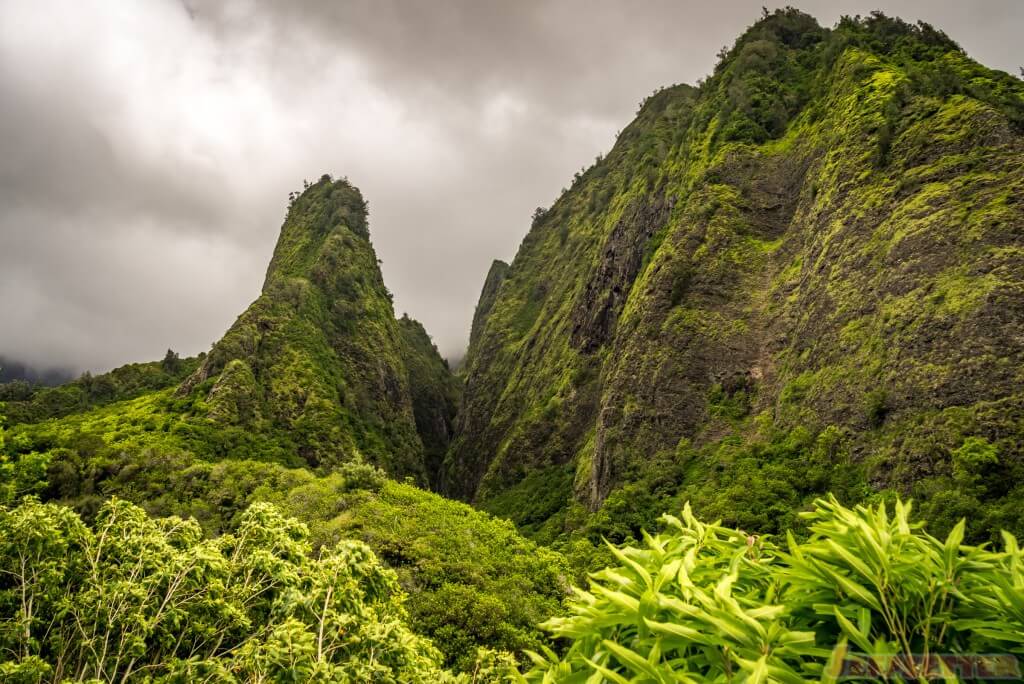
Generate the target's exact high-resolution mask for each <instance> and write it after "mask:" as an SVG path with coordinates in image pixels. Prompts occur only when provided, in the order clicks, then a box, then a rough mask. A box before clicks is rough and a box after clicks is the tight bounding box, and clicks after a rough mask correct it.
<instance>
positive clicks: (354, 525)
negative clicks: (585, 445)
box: [0, 401, 570, 670]
mask: <svg viewBox="0 0 1024 684" xmlns="http://www.w3.org/2000/svg"><path fill="white" fill-rule="evenodd" d="M138 403H139V402H138V401H134V402H126V403H125V404H124V405H113V406H109V407H104V408H102V409H99V410H97V411H95V412H93V413H91V414H90V413H85V414H77V415H75V416H69V417H67V418H64V419H61V420H57V421H50V422H44V423H40V424H38V425H29V426H18V427H16V428H14V429H13V430H11V431H9V432H8V433H7V434H8V436H9V437H10V438H9V439H7V440H6V445H5V446H3V445H0V450H3V451H4V455H3V459H2V461H0V474H2V477H0V482H2V483H3V485H4V486H3V488H2V489H0V496H2V497H3V499H2V500H0V503H7V504H8V505H10V504H13V503H15V502H16V501H17V500H18V499H19V498H20V497H21V496H24V495H25V494H37V495H39V496H41V497H43V498H45V499H47V500H53V501H58V502H61V503H63V504H66V505H69V506H71V507H73V508H74V510H76V511H78V512H79V513H80V514H82V515H83V516H84V517H85V519H86V520H89V521H91V520H94V519H96V517H97V515H98V512H99V511H100V510H101V509H102V508H103V506H105V505H106V502H107V501H108V500H109V498H110V497H111V496H116V497H119V498H121V499H126V500H129V501H133V502H135V503H137V504H139V505H140V506H142V507H143V508H144V509H145V510H146V511H147V512H148V513H149V514H151V515H155V516H177V517H181V518H186V519H187V518H191V519H194V520H195V521H196V522H197V523H198V524H199V525H200V527H201V529H202V530H203V531H204V532H205V533H206V534H207V535H208V536H211V537H214V538H216V537H217V536H219V535H223V534H233V533H235V532H236V530H237V529H238V527H239V525H240V524H241V521H242V519H243V517H244V515H245V512H246V511H247V510H248V509H249V508H250V507H251V506H252V505H255V504H259V503H270V504H273V505H275V506H276V507H278V509H280V510H281V511H282V512H283V513H284V514H286V515H288V516H291V517H294V518H297V519H299V520H301V521H303V523H304V524H305V526H306V527H307V528H308V530H309V542H310V543H311V544H312V546H313V548H314V549H322V548H323V549H328V548H332V547H333V546H334V545H336V544H338V543H340V542H342V541H345V540H349V539H358V540H361V541H363V542H365V543H367V544H369V545H370V547H371V548H372V549H373V550H374V551H375V553H376V554H377V556H378V557H380V558H381V560H382V561H383V562H385V563H386V564H387V565H389V566H390V567H392V568H394V570H395V572H396V573H397V577H398V579H399V581H400V583H401V585H402V587H403V588H404V589H405V590H406V591H407V592H409V594H410V596H409V599H408V601H407V602H406V605H407V607H408V610H409V613H410V616H409V620H408V623H409V625H410V626H411V628H412V629H413V630H415V631H416V633H418V634H421V635H424V636H428V637H432V638H434V640H435V643H436V644H437V646H438V647H439V648H440V649H441V651H442V654H443V660H444V663H445V664H446V666H451V667H455V668H456V669H458V670H471V669H472V668H473V667H475V660H476V648H477V646H488V647H491V648H495V649H498V650H501V651H508V652H519V651H521V649H523V648H538V647H539V646H540V644H541V643H542V640H543V634H542V632H541V631H540V630H539V629H538V627H537V624H538V623H539V622H540V621H542V620H543V619H545V618H546V617H548V616H549V615H552V614H554V613H556V612H557V611H558V610H559V605H560V603H561V600H562V599H563V598H564V597H565V596H566V592H567V583H568V581H569V580H570V573H569V569H568V567H567V564H566V561H565V560H564V559H563V558H562V557H561V556H560V555H559V554H558V553H556V552H554V551H550V550H547V549H544V548H541V547H538V546H536V545H535V544H534V543H532V542H529V541H527V540H525V539H524V538H522V537H521V536H520V535H519V534H518V533H517V532H516V530H515V529H514V527H513V526H512V525H511V524H510V523H508V522H506V521H501V520H496V519H494V518H491V517H490V516H489V515H487V514H484V513H481V512H479V511H475V510H473V509H471V508H470V507H469V506H467V505H465V504H462V503H457V502H453V501H448V500H446V499H443V498H442V497H440V496H437V495H435V494H430V493H428V492H425V491H422V490H420V489H418V488H416V487H415V486H412V485H410V484H399V483H396V482H394V481H392V480H389V479H387V478H386V477H385V475H384V473H383V472H382V471H380V470H379V469H377V468H375V467H373V466H371V465H369V464H364V463H358V462H349V463H346V464H342V465H340V466H337V467H335V468H333V469H331V471H330V472H329V473H325V474H317V473H314V472H312V471H310V470H309V469H307V468H297V467H286V466H284V465H281V464H278V463H275V462H273V461H267V460H262V461H260V460H253V459H242V458H239V459H236V458H223V459H207V458H202V457H200V456H199V455H197V454H196V453H194V452H192V451H189V450H187V449H185V448H182V447H181V446H175V444H176V442H175V440H174V438H173V433H170V434H169V433H165V432H163V431H161V430H159V429H157V430H147V428H146V425H147V424H148V423H149V421H151V420H153V414H151V413H147V412H143V413H136V412H135V407H136V405H137V404H138ZM136 421H141V423H142V424H141V425H140V424H138V423H137V422H136ZM211 434H214V435H216V434H217V433H216V432H213V431H212V428H211ZM254 444H255V445H256V446H258V442H254ZM18 445H21V446H20V447H19V446H18ZM47 445H49V447H47ZM37 447H38V448H43V447H47V448H45V449H44V450H42V451H38V450H34V449H35V448H37ZM240 449H241V450H244V447H240Z"/></svg>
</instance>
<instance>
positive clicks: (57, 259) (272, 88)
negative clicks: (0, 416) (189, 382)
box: [0, 0, 1024, 371]
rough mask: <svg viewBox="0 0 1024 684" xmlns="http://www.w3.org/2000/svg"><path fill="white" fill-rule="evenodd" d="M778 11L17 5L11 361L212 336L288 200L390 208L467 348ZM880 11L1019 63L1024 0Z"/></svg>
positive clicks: (421, 308)
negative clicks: (672, 112)
mask: <svg viewBox="0 0 1024 684" xmlns="http://www.w3.org/2000/svg"><path fill="white" fill-rule="evenodd" d="M761 4H762V3H761V2H760V1H758V2H731V3H717V4H711V3H704V2H681V1H678V0H675V1H671V0H648V1H647V2H644V3H628V2H624V1H623V2H611V1H610V0H593V1H591V0H567V1H564V2H557V3H548V2H543V3H542V2H533V1H520V2H498V1H497V0H494V1H488V0H435V1H434V2H414V1H412V0H405V1H403V2H397V1H394V0H350V1H348V2H335V1H328V0H323V1H319V2H318V1H312V0H311V1H308V2H289V3H282V2H274V1H272V0H266V1H265V2H259V1H252V2H241V1H229V2H220V1H215V0H186V1H185V2H181V1H175V0H148V2H138V3H112V2H106V1H105V0H69V1H65V2H61V1H57V0H37V1H35V2H31V3H27V2H15V1H14V0H0V150H2V154H0V320H2V324H0V354H3V355H5V356H7V357H9V358H15V359H18V360H21V361H25V362H29V363H32V364H36V365H41V366H71V367H75V368H78V369H91V370H94V371H95V370H104V369H107V368H110V367H113V366H115V365H119V364H121V363H125V362H128V361H136V360H149V359H155V358H160V357H161V356H162V354H163V351H164V350H165V349H166V348H167V347H173V348H174V349H176V350H179V351H181V352H182V353H188V354H193V353H196V352H199V351H202V350H205V349H207V348H208V347H209V345H210V343H211V342H213V341H214V340H215V339H217V338H218V337H219V336H220V334H221V333H222V332H223V330H225V329H226V328H227V326H228V325H229V324H230V323H231V321H232V320H233V318H234V316H235V315H237V314H238V313H239V312H240V311H241V310H242V309H243V308H244V307H245V306H246V305H247V304H248V302H249V301H251V300H252V299H253V298H254V297H255V296H256V295H257V294H258V291H259V287H260V284H261V282H262V277H263V272H264V269H265V268H266V263H267V261H268V260H269V257H270V253H271V250H272V249H273V244H274V241H275V239H276V237H277V232H278V229H279V226H280V222H281V219H282V217H283V214H284V207H285V203H286V199H287V195H288V193H289V192H290V191H292V190H295V189H298V188H301V185H302V180H303V179H310V180H313V179H316V178H318V177H319V176H320V175H321V174H322V173H325V172H328V173H332V174H334V175H339V176H341V175H343V176H348V177H349V178H350V179H351V180H352V181H353V182H354V183H355V184H356V185H358V186H359V187H360V188H361V189H362V190H363V193H364V195H365V196H366V197H367V199H368V200H369V202H370V212H371V235H372V237H373V240H374V244H375V246H376V248H377V251H378V253H379V255H380V256H381V258H382V259H383V270H384V278H385V281H386V282H387V284H388V286H389V287H390V289H391V290H392V291H393V292H394V293H395V299H396V308H397V309H398V312H399V313H401V312H403V311H407V312H408V313H409V314H410V315H412V316H414V317H416V318H418V319H420V320H421V321H423V322H424V324H425V325H426V326H427V329H428V330H429V331H430V332H431V334H432V335H433V336H434V339H435V341H436V342H437V343H438V346H439V347H440V348H441V350H442V352H443V353H445V354H446V355H448V356H459V355H460V354H461V352H462V350H463V348H464V346H465V342H466V338H467V337H468V329H469V321H470V319H471V317H472V313H473V306H474V304H475V302H476V297H477V295H478V293H479V288H480V286H481V285H482V282H483V277H484V274H485V273H486V270H487V268H488V266H489V264H490V261H491V260H492V259H494V258H503V259H509V258H511V257H512V256H513V254H514V253H515V249H516V247H517V245H518V243H519V242H520V240H521V239H522V237H523V235H524V234H525V232H526V229H527V228H528V225H529V216H530V213H531V211H532V209H533V208H534V207H536V206H540V205H545V206H546V205H548V204H550V202H551V201H552V200H553V199H554V197H555V196H556V195H557V194H558V192H559V190H560V188H562V187H563V186H564V185H567V184H568V181H569V179H571V176H572V174H573V172H574V171H576V170H578V169H579V168H580V167H582V166H584V165H586V164H588V163H589V162H590V161H591V160H592V159H593V158H594V157H595V156H596V155H597V154H599V153H602V152H605V151H607V149H608V148H609V147H610V145H611V144H612V142H613V137H614V134H615V131H616V130H618V129H620V128H622V127H623V126H625V124H626V123H628V122H629V120H630V118H631V117H632V114H633V112H634V111H635V108H636V104H637V103H638V102H639V101H640V100H641V99H642V98H643V97H644V96H646V95H648V94H649V93H650V92H651V91H653V90H654V89H655V88H657V87H659V86H662V85H668V84H671V83H678V82H694V81H696V80H697V79H698V78H700V77H701V76H704V75H706V74H707V73H708V72H710V70H711V68H712V67H713V64H714V60H715V53H716V52H717V51H718V49H719V48H720V47H721V46H723V45H725V44H728V43H731V42H732V41H733V40H734V39H735V37H736V36H737V35H738V34H739V33H740V32H741V31H742V30H743V29H744V28H745V27H746V26H748V25H749V24H750V23H752V22H753V21H754V20H755V19H756V18H757V16H758V15H759V14H760V11H761ZM875 6H881V8H882V9H883V10H885V11H886V12H888V13H891V14H897V15H900V16H903V17H904V18H906V19H910V20H914V19H919V18H920V19H924V20H926V21H929V22H931V23H933V24H935V25H936V26H938V27H940V28H943V29H945V30H946V31H947V32H948V33H950V34H951V35H952V36H953V37H954V39H956V40H958V41H959V42H960V43H961V45H963V46H964V47H965V49H967V51H968V52H969V53H970V54H972V55H973V56H974V57H976V58H978V59H979V60H981V61H982V62H984V63H986V64H989V65H990V66H994V67H997V68H1002V69H1005V70H1008V71H1012V72H1014V73H1015V72H1016V69H1017V67H1018V65H1019V64H1021V63H1024V56H1021V54H1020V51H1019V48H1018V47H1017V46H1018V45H1019V41H1018V40H1017V38H1018V36H1019V33H1020V31H1021V29H1022V28H1024V4H1022V3H1019V2H1016V1H1015V0H1006V1H1005V2H995V1H992V2H987V3H976V4H972V3H959V4H957V6H955V7H954V6H949V7H940V6H939V4H938V3H932V2H926V1H924V0H921V1H919V2H888V3H875V4H874V5H872V6H871V7H866V6H861V5H858V3H854V2H842V3H835V2H825V1H824V0H816V1H815V2H809V3H804V9H806V11H809V12H811V13H812V14H815V15H816V16H818V18H819V20H820V21H821V22H822V23H824V24H831V23H833V22H834V21H835V20H836V19H837V18H838V16H839V15H840V14H856V13H858V12H859V13H865V12H866V11H869V10H870V9H874V8H875Z"/></svg>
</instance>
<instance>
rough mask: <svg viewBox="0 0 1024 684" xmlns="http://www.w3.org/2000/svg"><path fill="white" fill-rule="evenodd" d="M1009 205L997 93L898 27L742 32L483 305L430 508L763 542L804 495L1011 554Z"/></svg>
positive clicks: (1006, 118)
mask: <svg viewBox="0 0 1024 684" xmlns="http://www.w3.org/2000/svg"><path fill="white" fill-rule="evenodd" d="M1021 196H1024V83H1022V82H1021V81H1020V80H1019V79H1017V78H1014V77H1012V76H1010V75H1009V74H1005V73H1001V72H997V71H993V70H990V69H986V68H985V67H983V66H981V65H979V64H977V63H976V62H974V61H972V60H971V59H969V58H968V57H967V56H966V55H965V54H964V52H963V51H962V50H961V49H960V48H959V47H958V46H957V45H956V44H955V43H954V42H953V41H952V40H950V39H949V38H948V37H947V36H946V35H944V34H943V33H942V32H940V31H938V30H936V29H934V28H933V27H930V26H928V25H926V24H919V25H912V24H908V23H906V22H903V21H901V20H898V19H892V18H889V17H885V16H883V15H881V14H873V15H871V16H868V17H862V18H845V19H843V20H842V21H841V22H840V23H839V24H838V25H837V26H836V27H835V28H834V29H824V28H822V27H820V26H818V24H817V23H816V22H815V21H814V20H813V19H812V18H811V17H809V16H807V15H805V14H802V13H801V12H798V11H796V10H792V9H786V10H778V11H775V12H772V13H768V14H766V16H765V17H763V18H762V20H761V21H759V22H757V23H756V24H755V25H754V26H752V27H751V28H750V29H749V30H748V31H747V32H746V33H744V34H743V35H742V36H741V37H740V38H739V39H738V40H737V41H736V43H735V44H734V45H733V46H732V47H731V48H729V49H727V50H724V51H723V53H722V55H721V61H720V63H719V64H718V66H717V67H716V68H715V70H714V73H713V74H712V75H711V76H710V77H709V78H708V79H707V80H706V81H704V82H702V83H701V84H699V86H698V87H697V88H693V87H690V86H685V85H683V86H674V87H671V88H667V89H664V90H660V91H658V92H656V93H655V94H653V95H652V96H651V97H650V98H648V99H647V100H646V101H645V102H644V103H643V104H642V105H641V108H640V111H639V112H638V114H637V117H636V119H635V120H634V121H633V122H632V123H631V124H630V125H629V126H627V127H626V128H625V129H624V130H623V131H622V133H621V134H620V135H619V137H618V139H617V141H616V143H615V146H614V147H613V149H612V150H611V152H609V154H608V155H606V156H605V157H603V158H600V159H599V160H598V161H597V163H595V164H594V165H593V166H592V167H590V168H589V169H587V170H585V171H584V172H582V173H580V174H577V177H576V178H575V180H574V183H573V184H572V187H570V188H569V189H568V190H567V191H565V192H564V193H563V194H562V196H561V197H559V198H558V200H557V201H556V202H555V203H554V204H553V205H552V206H551V207H550V208H549V209H547V210H545V211H540V212H537V214H535V217H534V222H533V226H532V228H531V230H530V231H529V233H528V235H527V236H526V237H525V239H524V240H523V243H522V245H521V246H520V249H519V251H518V253H517V255H516V258H515V260H514V261H513V263H512V264H511V265H510V266H509V268H508V269H507V270H502V272H501V278H500V282H497V285H496V288H495V287H491V288H485V292H484V293H483V294H482V296H481V306H479V307H478V312H481V311H482V312H483V313H482V315H481V316H480V319H481V320H479V321H475V322H474V336H473V340H472V343H471V345H470V349H469V353H468V356H467V360H466V370H465V375H466V395H465V397H466V398H465V401H464V404H463V408H462V409H461V412H460V416H459V419H458V426H459V427H458V429H457V431H456V435H455V439H454V441H453V446H452V449H451V451H450V452H449V455H448V458H447V460H446V463H445V473H444V477H443V478H442V481H443V482H444V483H445V485H446V486H445V491H446V492H447V493H449V494H452V495H456V496H460V497H463V498H466V499H467V500H472V501H474V502H475V503H476V504H477V505H479V506H480V507H482V508H484V509H485V510H490V511H493V512H495V513H498V514H500V515H505V516H508V517H510V518H511V519H513V520H514V521H515V522H516V523H517V524H518V525H520V527H521V529H523V530H524V531H525V532H527V533H528V534H530V535H531V536H533V537H534V538H536V539H539V540H544V541H554V540H566V539H576V538H589V539H593V538H594V537H595V536H599V535H600V534H608V535H610V536H612V537H615V538H625V537H626V536H633V537H635V536H636V535H638V534H639V530H640V529H641V528H642V527H643V526H645V525H649V524H651V523H652V522H653V521H654V520H655V519H656V518H657V516H658V515H659V514H660V513H661V512H663V511H664V510H670V509H672V508H673V507H676V506H678V505H679V504H680V503H681V502H682V501H685V500H690V501H692V503H693V506H694V510H695V511H697V512H698V513H699V514H700V515H702V516H705V517H710V518H716V517H721V518H722V519H723V520H724V521H726V523H727V524H735V525H742V526H744V527H746V528H748V529H756V530H758V531H760V532H777V531H780V530H782V529H786V528H788V527H790V526H792V525H794V524H799V521H798V520H797V519H796V513H797V512H798V511H799V510H801V509H804V508H806V507H807V506H808V505H809V503H810V502H811V501H812V500H813V499H814V498H815V496H819V495H821V494H822V493H824V492H826V491H830V490H831V491H834V492H835V493H836V495H837V496H839V497H840V499H841V500H843V501H844V502H846V503H854V502H858V501H886V500H891V499H892V498H893V497H894V496H896V495H897V494H899V495H903V496H913V497H914V498H915V500H917V501H918V502H919V506H920V510H922V511H923V512H924V514H925V515H926V516H927V518H928V519H929V520H930V521H932V523H933V525H934V529H935V530H936V532H937V533H945V532H946V531H948V530H949V529H951V528H952V526H953V525H954V524H955V522H956V521H957V520H958V519H959V518H960V517H962V516H967V517H968V531H967V535H968V538H969V539H970V540H982V539H996V538H997V537H998V532H999V530H1000V529H1010V530H1013V531H1014V532H1015V533H1022V532H1024V513H1022V509H1021V507H1020V505H1019V502H1020V501H1021V500H1022V498H1024V484H1022V483H1024V430H1022V427H1021V426H1022V425H1024V394H1022V393H1021V391H1020V387H1021V374H1020V369H1021V368H1022V367H1024V308H1022V306H1021V302H1022V301H1024V259H1022V255H1024V242H1022V234H1021V232H1020V231H1019V229H1018V228H1019V226H1020V225H1021V223H1022V222H1024V203H1021V202H1020V201H1019V198H1020V197H1021ZM495 289H496V291H495ZM973 455H978V458H974V456H973ZM965 456H966V457H967V461H969V462H970V465H967V464H966V463H962V461H963V458H964V457H965ZM968 471H970V472H968Z"/></svg>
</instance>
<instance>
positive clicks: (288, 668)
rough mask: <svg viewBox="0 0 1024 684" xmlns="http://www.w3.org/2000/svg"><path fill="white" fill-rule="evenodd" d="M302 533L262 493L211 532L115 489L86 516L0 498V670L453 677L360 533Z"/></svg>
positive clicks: (280, 677) (12, 676) (28, 675)
mask: <svg viewBox="0 0 1024 684" xmlns="http://www.w3.org/2000/svg"><path fill="white" fill-rule="evenodd" d="M307 535H308V532H307V530H306V526H305V525H303V524H302V523H299V522H298V521H296V520H294V519H291V518H286V517H284V516H283V515H281V513H280V512H278V511H277V509H276V508H274V507H273V506H271V505H269V504H256V505H254V506H252V507H251V508H250V509H249V510H248V511H246V512H245V513H244V514H243V516H242V518H241V522H240V524H239V527H238V529H237V531H236V532H235V533H234V534H227V535H224V536H222V537H220V538H217V539H204V537H203V534H202V530H201V528H200V527H199V524H198V523H196V522H195V520H191V519H190V520H182V519H181V518H176V517H171V518H166V519H153V518H150V517H149V516H147V515H146V513H145V512H144V511H143V510H142V509H141V508H139V507H137V506H135V505H133V504H130V503H128V502H126V501H120V500H116V499H115V500H111V501H110V502H109V503H107V504H106V505H104V506H103V508H102V509H100V511H99V513H98V515H97V516H96V521H95V523H94V525H93V526H92V527H89V526H87V525H86V524H85V523H83V522H82V520H81V519H80V518H79V517H78V515H77V514H76V513H74V512H73V511H72V510H71V509H69V508H65V507H62V506H57V505H54V504H42V503H40V502H39V501H36V500H32V499H29V500H27V501H26V502H25V503H23V504H21V505H20V506H18V507H17V508H14V509H4V508H0V577H3V581H2V583H0V616H4V619H3V620H0V653H2V654H3V655H2V656H0V680H3V681H43V680H45V681H65V680H74V681H81V680H100V681H107V682H113V681H121V682H132V681H153V680H156V681H195V680H204V681H211V680H215V681H228V682H230V681H280V682H285V681H287V682H296V681H352V682H356V681H359V682H363V681H374V682H391V683H395V684H397V683H398V682H413V683H415V682H423V683H426V682H430V683H431V684H433V683H435V682H454V681H458V680H456V679H455V678H454V677H452V675H450V674H449V673H448V672H446V671H443V670H442V669H441V668H440V665H439V662H440V654H439V653H438V651H437V649H436V648H434V646H433V644H431V643H430V642H429V641H428V640H426V639H425V638H423V637H420V636H417V635H415V634H414V633H412V632H411V631H410V630H409V628H408V627H407V626H406V613H405V609H404V606H403V603H404V599H405V595H404V594H403V592H402V591H401V588H400V587H399V585H398V580H397V578H396V576H395V574H394V572H393V571H391V570H389V569H387V568H385V567H384V566H383V565H381V563H380V562H379V561H378V560H377V558H376V556H375V555H374V554H373V552H372V551H370V549H369V547H367V546H366V545H365V544H363V543H361V542H355V541H342V542H340V543H339V544H337V546H335V547H334V548H333V549H330V550H324V551H323V552H321V555H320V556H319V557H314V556H313V555H312V553H311V548H310V545H309V542H308V540H307ZM2 659H6V661H5V662H4V661H3V660H2Z"/></svg>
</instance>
